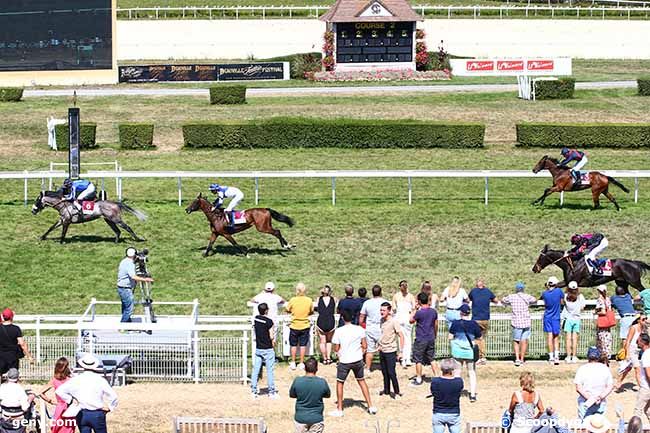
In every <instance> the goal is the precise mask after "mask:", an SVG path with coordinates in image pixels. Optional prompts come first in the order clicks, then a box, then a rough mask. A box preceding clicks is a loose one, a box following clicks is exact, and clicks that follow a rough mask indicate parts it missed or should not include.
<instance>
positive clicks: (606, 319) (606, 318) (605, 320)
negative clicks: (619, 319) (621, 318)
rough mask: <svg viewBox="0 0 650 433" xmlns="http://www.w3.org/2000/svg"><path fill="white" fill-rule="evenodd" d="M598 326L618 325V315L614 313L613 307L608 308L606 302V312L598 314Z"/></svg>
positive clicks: (609, 326)
mask: <svg viewBox="0 0 650 433" xmlns="http://www.w3.org/2000/svg"><path fill="white" fill-rule="evenodd" d="M596 326H598V327H599V328H611V327H613V326H616V316H615V315H614V310H613V309H612V307H609V308H607V304H605V314H604V315H602V316H601V315H599V316H598V319H596Z"/></svg>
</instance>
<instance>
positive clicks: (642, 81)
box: [636, 77, 650, 96]
mask: <svg viewBox="0 0 650 433" xmlns="http://www.w3.org/2000/svg"><path fill="white" fill-rule="evenodd" d="M636 85H637V87H638V88H639V95H641V96H650V77H641V78H639V79H637V80H636Z"/></svg>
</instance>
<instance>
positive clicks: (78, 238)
mask: <svg viewBox="0 0 650 433" xmlns="http://www.w3.org/2000/svg"><path fill="white" fill-rule="evenodd" d="M60 240H61V235H57V234H51V235H50V236H48V237H47V239H45V240H44V241H41V242H59V241H60ZM98 242H110V243H112V244H114V243H115V236H96V235H74V236H69V235H68V236H66V237H65V241H64V243H66V244H69V243H98ZM124 242H135V241H134V240H133V239H131V238H130V237H126V238H120V243H124Z"/></svg>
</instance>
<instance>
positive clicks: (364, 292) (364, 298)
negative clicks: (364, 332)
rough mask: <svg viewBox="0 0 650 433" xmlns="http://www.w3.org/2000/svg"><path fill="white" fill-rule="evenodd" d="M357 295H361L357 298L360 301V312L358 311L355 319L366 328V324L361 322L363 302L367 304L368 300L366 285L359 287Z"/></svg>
mask: <svg viewBox="0 0 650 433" xmlns="http://www.w3.org/2000/svg"><path fill="white" fill-rule="evenodd" d="M357 295H358V296H359V297H358V298H357V299H358V302H359V312H358V313H357V316H356V317H355V318H354V320H355V321H356V322H357V325H359V326H361V327H362V328H363V329H366V324H365V323H364V324H361V308H362V307H363V304H365V303H366V301H367V300H368V290H366V288H365V287H359V290H357Z"/></svg>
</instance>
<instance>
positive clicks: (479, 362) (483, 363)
mask: <svg viewBox="0 0 650 433" xmlns="http://www.w3.org/2000/svg"><path fill="white" fill-rule="evenodd" d="M477 364H478V365H485V364H487V359H485V358H481V359H479V360H478V362H477Z"/></svg>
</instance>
